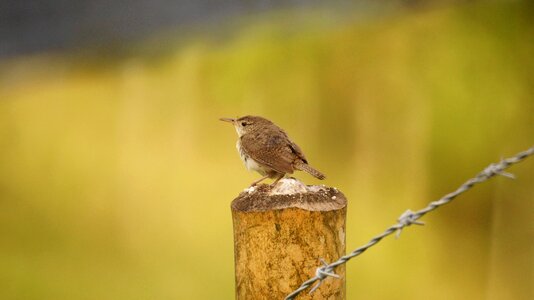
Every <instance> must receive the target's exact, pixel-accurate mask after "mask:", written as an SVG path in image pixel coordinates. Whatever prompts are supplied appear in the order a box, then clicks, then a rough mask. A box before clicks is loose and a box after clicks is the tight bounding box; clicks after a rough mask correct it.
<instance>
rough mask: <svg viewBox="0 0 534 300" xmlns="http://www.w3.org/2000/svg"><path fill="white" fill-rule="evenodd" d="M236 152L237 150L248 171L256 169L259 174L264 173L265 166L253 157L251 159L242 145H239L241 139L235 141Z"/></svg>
mask: <svg viewBox="0 0 534 300" xmlns="http://www.w3.org/2000/svg"><path fill="white" fill-rule="evenodd" d="M236 148H237V152H239V157H241V160H242V161H243V163H244V164H245V167H246V168H247V169H248V170H249V171H256V172H258V173H260V174H263V175H264V174H265V168H264V167H262V166H261V165H260V164H258V163H257V162H256V161H255V160H254V159H252V158H251V157H250V156H248V155H247V154H246V153H245V151H244V150H243V147H241V141H240V140H237V143H236Z"/></svg>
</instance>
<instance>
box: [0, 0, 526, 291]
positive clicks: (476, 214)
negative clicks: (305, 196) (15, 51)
mask: <svg viewBox="0 0 534 300" xmlns="http://www.w3.org/2000/svg"><path fill="white" fill-rule="evenodd" d="M531 12H532V9H531V5H530V4H528V3H526V2H503V3H500V2H495V3H493V2H491V3H484V2H480V3H477V4H470V5H462V6H456V7H449V8H442V9H433V10H421V11H415V12H409V13H404V14H401V13H399V14H395V15H392V16H389V17H388V18H385V17H384V18H376V19H372V20H366V21H365V22H364V21H358V20H355V21H350V20H347V19H344V20H343V21H339V22H333V21H332V20H330V19H329V20H327V21H326V22H325V21H324V20H321V14H320V13H317V12H314V13H313V14H312V15H313V16H315V18H317V22H311V21H307V22H306V23H305V24H304V25H303V23H299V22H301V21H295V22H294V24H293V23H291V20H290V16H291V13H288V15H287V16H289V17H288V18H289V20H287V19H286V20H285V21H283V22H281V21H280V19H279V18H280V16H279V15H278V16H274V17H268V16H266V17H262V18H257V19H254V20H248V21H247V22H250V23H249V24H247V25H248V26H247V27H246V28H245V27H243V29H239V30H237V31H236V32H235V33H234V34H233V35H231V36H226V37H225V39H224V41H221V40H220V39H213V38H209V37H206V36H201V37H199V38H192V39H188V40H187V42H183V43H180V44H179V45H178V44H177V45H176V46H172V43H171V44H170V45H171V46H169V47H170V48H168V49H166V51H164V52H161V53H159V52H157V51H155V52H153V53H152V54H135V55H128V56H125V57H122V58H109V57H95V56H92V57H86V56H70V57H61V56H53V55H44V56H40V57H27V58H21V59H17V60H15V61H4V62H2V64H1V66H0V99H2V101H0V298H1V299H229V298H233V284H234V279H233V245H232V231H231V217H230V213H229V202H230V201H231V199H233V197H234V196H236V195H237V193H238V192H239V191H240V190H241V189H242V188H244V187H245V186H247V184H249V183H250V182H252V181H253V180H254V179H256V178H257V174H252V173H247V172H246V170H245V169H244V168H243V166H242V164H241V162H240V161H239V158H238V156H237V154H236V152H235V147H234V143H235V139H236V137H235V133H234V131H233V130H232V129H231V128H229V127H228V126H227V125H226V124H222V123H220V122H218V121H217V118H218V117H221V116H230V117H232V116H236V115H244V114H260V115H264V116H267V117H269V118H271V119H273V120H274V121H275V122H277V123H278V124H280V125H281V126H282V127H284V128H285V129H286V130H287V131H288V132H289V134H290V135H291V136H292V137H293V138H294V139H295V140H296V141H297V142H298V143H299V144H300V145H301V147H302V148H303V149H304V151H305V153H306V154H307V156H308V158H309V160H310V161H311V163H312V165H314V166H316V167H317V168H318V169H320V170H322V171H324V172H325V173H326V174H327V175H328V180H327V182H326V184H329V185H334V186H337V187H338V188H340V189H341V190H343V191H344V192H345V193H346V195H347V196H348V197H349V200H350V204H349V205H350V206H349V216H348V217H349V218H348V224H347V226H348V228H347V238H348V240H347V245H348V249H347V250H349V251H350V250H351V249H352V248H354V247H356V246H358V245H360V244H362V243H363V242H365V241H366V240H367V239H368V238H369V237H371V236H372V235H374V234H376V233H377V232H379V231H381V230H382V229H383V228H385V227H386V226H387V225H390V223H391V222H392V221H393V220H395V219H396V218H397V217H398V216H399V215H400V213H402V212H403V211H404V210H406V209H407V208H412V209H417V208H420V207H422V206H423V205H425V204H426V203H427V202H428V201H430V200H433V199H437V198H438V197H440V196H442V195H443V194H444V193H447V192H449V191H451V190H452V189H453V188H455V187H456V186H457V185H459V184H460V183H462V182H463V181H464V180H465V179H466V178H468V177H470V176H472V175H474V174H476V173H477V172H478V171H480V170H481V169H482V168H483V167H485V166H486V165H487V164H488V163H489V162H492V161H495V160H496V159H498V158H499V157H501V156H507V155H511V154H515V153H516V152H517V151H520V150H523V149H525V148H527V147H529V146H531V144H532V140H533V139H532V138H533V137H534V126H532V125H533V124H534V101H533V100H532V95H533V94H534V93H533V92H534V88H533V85H532V82H534V81H533V80H534V58H533V56H532V53H534V38H533V37H534V35H533V33H534V30H533V25H532V22H531V20H530V19H531V18H530V17H531ZM312 20H314V19H313V18H312ZM299 24H300V25H299ZM288 28H291V30H289V29H288ZM143 47H146V48H150V47H151V46H150V44H148V45H146V46H143ZM531 164H532V162H530V161H527V162H525V163H524V164H523V165H521V166H518V167H516V168H514V169H513V170H512V171H513V172H514V173H516V175H518V180H516V181H514V182H511V181H506V180H505V179H501V178H497V179H495V180H493V181H492V182H490V183H487V184H485V185H484V186H481V187H478V188H477V189H475V190H473V191H471V192H470V193H469V194H467V195H465V196H463V197H461V199H459V200H458V202H457V203H454V204H453V205H451V206H450V207H446V208H443V209H441V210H440V211H439V212H438V213H436V214H434V215H432V216H428V218H427V219H426V220H425V221H427V222H428V223H429V224H428V225H429V226H428V227H427V228H423V229H421V228H413V229H410V230H408V231H407V232H406V233H405V234H404V235H403V237H402V239H400V240H399V241H394V240H388V241H384V242H383V244H382V245H380V246H378V247H377V248H375V249H373V251H370V252H368V253H366V254H365V255H364V256H362V257H360V258H358V259H357V260H354V261H353V262H351V263H350V264H349V266H348V269H347V272H348V275H347V276H348V278H347V280H348V285H347V287H348V288H347V289H348V298H349V299H355V298H359V299H392V298H400V299H408V298H410V299H428V298H429V297H430V298H432V299H528V298H532V296H534V295H533V290H532V288H531V287H530V285H531V282H532V279H533V278H534V266H533V265H532V253H533V251H534V246H533V245H532V243H531V240H532V230H531V228H532V216H533V215H532V212H533V211H534V210H533V208H534V206H533V203H532V201H531V200H532V195H533V192H534V189H533V187H532V178H533V176H534V172H533V171H532V170H533V168H532V167H530V165H531ZM297 177H299V178H301V179H303V180H305V181H306V182H307V183H310V184H311V183H318V181H316V180H314V179H313V178H311V177H310V176H307V175H306V174H297ZM208 284H209V285H208ZM384 286H387V287H388V288H384Z"/></svg>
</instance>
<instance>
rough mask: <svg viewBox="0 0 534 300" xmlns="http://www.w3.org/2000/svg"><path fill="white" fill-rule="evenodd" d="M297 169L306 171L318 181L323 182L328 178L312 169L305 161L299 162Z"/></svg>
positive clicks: (296, 165)
mask: <svg viewBox="0 0 534 300" xmlns="http://www.w3.org/2000/svg"><path fill="white" fill-rule="evenodd" d="M295 169H297V170H301V171H304V172H306V173H308V174H310V175H311V176H313V177H315V178H317V179H321V180H323V179H325V178H326V176H325V175H324V174H323V173H321V172H319V171H317V170H315V169H314V168H312V167H311V166H310V165H308V164H307V163H305V162H303V161H299V162H297V163H296V164H295Z"/></svg>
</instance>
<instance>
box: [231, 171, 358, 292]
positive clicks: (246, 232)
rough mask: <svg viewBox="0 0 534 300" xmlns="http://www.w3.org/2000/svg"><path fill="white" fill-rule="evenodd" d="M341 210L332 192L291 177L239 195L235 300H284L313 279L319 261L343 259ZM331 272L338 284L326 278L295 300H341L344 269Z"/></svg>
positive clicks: (236, 203) (343, 205) (342, 203)
mask: <svg viewBox="0 0 534 300" xmlns="http://www.w3.org/2000/svg"><path fill="white" fill-rule="evenodd" d="M346 211H347V200H346V198H345V196H344V195H343V194H342V193H341V192H340V191H338V190H337V189H335V188H330V187H325V186H305V185H303V184H302V183H300V182H299V181H297V180H295V179H292V178H291V179H283V180H281V181H280V182H279V183H278V184H277V185H276V187H274V188H271V187H270V186H268V185H260V186H258V187H256V188H249V189H247V190H245V191H243V192H242V193H241V194H240V195H239V196H238V197H237V198H236V199H235V200H234V201H233V202H232V217H233V223H234V255H235V280H236V299H238V300H245V299H246V300H253V299H284V297H285V296H287V295H288V294H289V293H291V292H292V291H293V290H295V289H296V288H298V287H299V286H300V284H301V283H302V282H304V281H306V280H308V279H309V278H311V277H313V276H315V271H316V269H317V267H319V266H321V262H320V259H321V258H323V259H324V260H326V261H327V262H329V263H330V262H332V261H335V260H337V259H338V258H339V257H340V256H342V255H344V254H345V216H346ZM335 271H336V274H338V275H340V276H341V278H340V279H336V278H327V279H325V280H324V282H323V283H322V284H321V287H320V288H319V289H317V290H316V291H315V292H314V293H313V294H311V295H309V294H308V293H307V291H305V292H303V293H301V294H300V295H299V296H297V299H328V300H344V299H345V267H344V265H342V266H339V267H337V268H336V270H335Z"/></svg>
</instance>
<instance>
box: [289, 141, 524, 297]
mask: <svg viewBox="0 0 534 300" xmlns="http://www.w3.org/2000/svg"><path fill="white" fill-rule="evenodd" d="M533 154H534V146H533V147H530V148H529V149H527V150H525V151H523V152H520V153H518V154H516V155H515V156H513V157H510V158H506V159H501V161H499V162H498V163H492V164H490V165H489V166H488V167H486V168H485V169H484V170H482V172H480V173H478V174H477V175H476V176H475V177H473V178H471V179H469V180H467V181H466V182H465V183H464V184H462V185H461V186H460V187H459V188H458V189H456V190H455V191H454V192H452V193H449V194H447V195H445V196H443V197H441V198H440V199H439V200H436V201H432V202H430V203H429V204H428V205H427V207H425V208H423V209H420V210H418V211H416V212H413V211H411V210H407V211H405V212H404V213H403V214H402V215H401V216H400V217H399V218H398V220H397V224H395V225H393V226H390V227H389V228H388V229H386V230H385V231H384V232H383V233H381V234H379V235H377V236H375V237H374V238H372V239H371V240H370V241H369V242H367V244H365V245H363V246H361V247H359V248H357V249H356V250H354V251H352V252H351V253H349V254H347V255H345V256H342V257H340V258H339V259H338V260H337V261H335V262H333V263H331V264H327V263H326V262H325V261H324V260H323V259H321V262H322V263H323V266H322V267H319V268H317V270H316V271H315V277H312V278H310V279H308V280H306V281H305V282H304V283H302V284H301V285H300V287H299V288H297V289H296V290H294V291H293V292H292V293H291V294H289V295H287V297H286V298H285V300H292V299H295V297H296V296H297V295H298V294H300V293H301V292H302V291H304V290H305V289H307V288H309V287H310V286H311V285H312V284H313V283H314V282H316V281H317V280H319V282H318V283H317V284H316V285H315V286H314V287H313V288H312V289H311V290H310V294H311V293H313V292H314V291H315V290H317V289H318V288H319V286H321V283H322V282H323V280H324V279H326V278H327V277H328V276H330V277H335V278H340V277H339V275H337V274H335V273H334V269H335V268H336V267H337V266H339V265H342V264H346V263H347V262H348V261H349V260H350V259H352V258H354V257H356V256H358V255H360V254H362V253H363V252H365V251H366V250H367V249H369V248H371V247H372V246H374V245H376V244H378V242H380V241H381V240H382V239H383V238H385V237H386V236H388V235H391V234H393V233H394V232H396V237H397V238H398V237H399V236H400V234H401V232H402V229H403V228H405V227H407V226H410V225H412V224H416V225H424V223H423V222H421V221H418V220H419V219H420V218H421V217H423V216H424V215H426V214H427V213H429V212H431V211H433V210H435V209H436V208H438V207H441V206H443V205H445V204H447V203H450V202H451V201H452V200H454V199H455V198H456V197H457V196H458V195H460V194H462V193H465V192H466V191H468V190H469V189H471V188H473V186H475V184H477V183H482V182H484V181H486V180H488V179H490V178H491V177H494V176H496V175H500V176H504V177H507V178H510V179H514V178H515V176H514V175H513V174H511V173H508V172H505V171H504V170H506V169H507V168H509V167H510V166H511V165H514V164H517V163H519V162H521V161H523V160H524V159H525V158H527V157H529V156H531V155H533Z"/></svg>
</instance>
